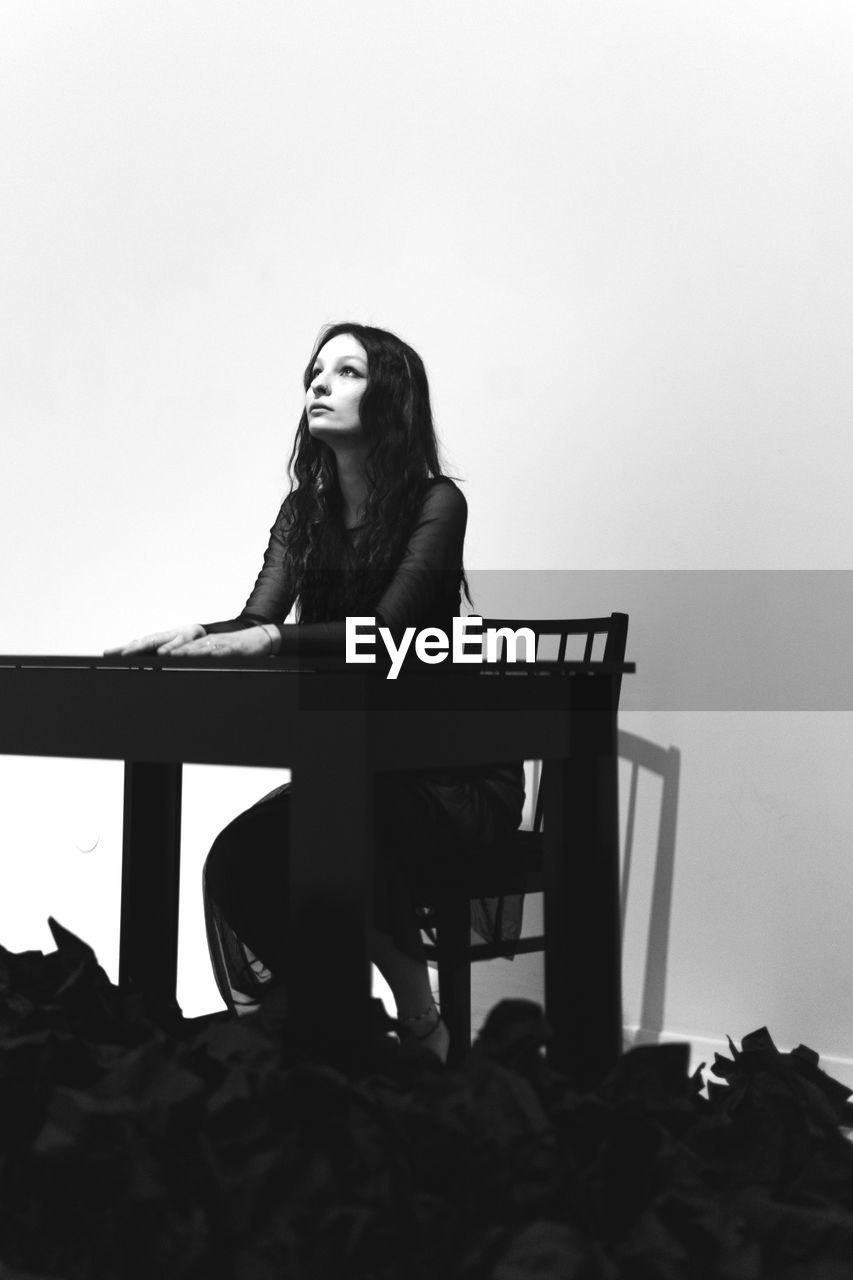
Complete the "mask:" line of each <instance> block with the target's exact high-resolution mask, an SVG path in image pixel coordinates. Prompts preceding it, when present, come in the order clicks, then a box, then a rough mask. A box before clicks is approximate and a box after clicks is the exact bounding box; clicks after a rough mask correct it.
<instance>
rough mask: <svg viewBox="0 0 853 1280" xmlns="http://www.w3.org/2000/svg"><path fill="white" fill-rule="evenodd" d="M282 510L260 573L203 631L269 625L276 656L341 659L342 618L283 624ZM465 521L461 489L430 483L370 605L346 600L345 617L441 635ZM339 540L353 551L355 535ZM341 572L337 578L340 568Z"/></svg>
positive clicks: (454, 593) (454, 590)
mask: <svg viewBox="0 0 853 1280" xmlns="http://www.w3.org/2000/svg"><path fill="white" fill-rule="evenodd" d="M287 512H288V499H285V501H284V503H283V504H282V507H281V510H280V511H279V514H278V517H277V519H276V521H275V523H274V525H273V527H272V528H271V529H270V537H269V542H268V544H267V549H266V552H265V553H264V562H263V565H262V566H261V570H260V573H259V574H258V576H257V579H256V581H255V585H254V587H253V589H252V593H251V595H250V596H249V598H248V600H247V601H246V603H245V605H244V606H243V609H242V610H241V612H240V613H239V614H238V615H237V617H235V618H229V619H227V620H226V621H220V622H206V623H205V624H204V628H205V630H206V631H208V632H212V633H221V632H227V631H238V630H241V629H245V628H246V627H254V626H258V625H259V624H260V623H275V624H276V625H277V626H278V629H279V632H280V634H281V652H282V653H283V654H297V653H298V654H300V655H304V654H308V655H310V654H318V655H319V654H323V655H325V654H340V655H343V652H344V638H345V626H346V620H345V618H330V619H328V620H326V621H323V622H309V623H294V624H291V625H287V626H285V625H284V621H285V618H287V616H288V614H289V613H290V611H291V609H292V608H293V606H294V604H295V603H296V602H295V599H294V597H293V594H292V592H291V590H290V588H289V574H288V566H287V555H288V552H287V537H286V528H287ZM467 521H468V504H467V503H466V501H465V497H464V495H463V493H462V491H461V490H460V489H459V488H458V487H457V486H456V485H455V484H454V483H453V481H452V480H447V479H441V480H435V481H433V482H432V483H431V484H430V486H429V488H428V490H427V492H426V495H425V497H424V501H423V504H422V506H421V511H420V515H419V516H418V519H417V521H416V523H415V526H414V528H413V529H412V532H411V534H410V535H409V539H408V542H407V544H406V548H405V551H404V552H403V555H402V558H401V559H400V562H399V564H398V565H397V566H396V568H395V569H394V571H393V574H392V576H391V578H390V580H389V582H388V585H387V587H386V589H385V591H384V592H383V594H382V595H381V597H380V599H379V601H378V603H374V602H361V603H360V602H359V601H357V600H353V601H352V608H351V609H350V611H349V612H350V613H351V614H353V615H355V614H356V613H357V612H358V613H363V612H364V611H365V610H366V609H368V608H370V614H371V615H373V616H375V617H376V619H377V625H378V626H385V627H388V628H389V630H390V631H391V632H392V633H393V634H394V635H395V636H398V635H399V634H401V633H402V632H403V631H404V630H405V629H406V627H417V628H422V627H441V629H442V630H443V631H448V632H449V630H450V626H451V620H452V619H453V617H454V616H456V615H458V613H459V607H460V603H461V595H460V586H461V582H462V547H463V543H464V540H465V526H466V524H467ZM347 536H348V538H349V540H350V545H351V546H352V547H353V548H354V547H355V545H356V544H357V540H358V536H359V530H358V529H353V530H349V531H347ZM344 545H346V543H345V544H344ZM341 568H342V572H343V573H344V574H345V573H346V571H347V565H342V566H341ZM371 605H372V607H371Z"/></svg>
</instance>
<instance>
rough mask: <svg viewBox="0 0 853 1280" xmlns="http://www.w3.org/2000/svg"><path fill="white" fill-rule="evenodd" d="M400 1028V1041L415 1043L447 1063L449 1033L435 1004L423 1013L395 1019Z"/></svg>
mask: <svg viewBox="0 0 853 1280" xmlns="http://www.w3.org/2000/svg"><path fill="white" fill-rule="evenodd" d="M397 1022H398V1024H399V1027H400V1039H401V1040H404V1041H405V1040H409V1041H415V1042H416V1043H417V1044H419V1045H421V1047H422V1048H424V1049H428V1050H429V1052H430V1053H434V1054H435V1056H436V1057H437V1058H438V1060H439V1061H440V1062H446V1061H447V1054H448V1051H449V1049H450V1032H449V1031H448V1030H447V1027H446V1026H445V1025H444V1023H443V1022H442V1020H441V1014H440V1013H439V1011H438V1006H437V1005H436V1004H431V1005H430V1006H429V1008H428V1009H425V1010H424V1012H423V1013H416V1014H412V1015H411V1016H409V1017H406V1018H400V1017H398V1018H397Z"/></svg>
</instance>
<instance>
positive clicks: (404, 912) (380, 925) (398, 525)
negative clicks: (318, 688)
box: [120, 324, 524, 1059]
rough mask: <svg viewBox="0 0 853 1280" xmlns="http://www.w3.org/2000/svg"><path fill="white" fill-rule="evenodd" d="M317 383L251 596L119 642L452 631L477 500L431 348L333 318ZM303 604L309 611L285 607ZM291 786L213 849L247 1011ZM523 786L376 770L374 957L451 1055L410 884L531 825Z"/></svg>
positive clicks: (166, 648)
mask: <svg viewBox="0 0 853 1280" xmlns="http://www.w3.org/2000/svg"><path fill="white" fill-rule="evenodd" d="M304 381H305V408H304V410H303V413H302V416H301V418H300V422H299V427H298V430H297V433H296V441H295V443H294V447H293V453H292V455H291V474H292V478H293V486H292V489H291V492H290V494H289V495H288V497H287V498H286V499H285V501H284V503H283V505H282V507H281V510H280V511H279V514H278V517H277V519H276V521H275V523H274V525H273V527H272V529H271V531H270V540H269V544H268V546H267V550H266V554H265V556H264V562H263V566H262V568H261V571H260V573H259V575H258V578H257V581H256V583H255V586H254V589H253V591H252V593H251V595H250V596H249V599H248V600H247V602H246V605H245V607H244V608H243V610H242V612H241V613H240V614H239V615H238V616H237V617H236V618H231V619H229V620H227V621H222V622H213V623H204V624H202V623H191V624H189V625H188V626H183V627H177V628H174V629H172V630H170V631H161V632H158V633H156V634H153V635H149V636H144V637H142V638H141V639H139V640H135V641H132V642H131V643H130V644H128V645H125V646H124V647H123V648H122V649H121V650H120V652H122V653H134V652H143V651H149V652H150V651H152V650H154V651H156V652H157V653H161V654H187V655H192V654H210V653H214V654H219V655H246V656H251V655H259V656H260V655H263V654H269V653H277V654H295V653H299V654H311V653H313V654H317V653H332V654H333V653H340V654H341V655H343V652H344V636H345V619H346V618H347V617H348V616H373V617H375V618H376V621H377V625H378V626H386V627H388V628H389V629H390V630H391V632H392V633H393V634H394V635H395V636H397V635H399V634H400V633H402V631H403V630H404V629H405V628H406V627H411V626H413V627H415V628H417V629H421V628H423V627H427V626H434V627H440V628H441V629H442V630H444V631H445V632H447V633H448V634H449V633H450V631H451V626H452V618H453V617H454V616H455V615H458V613H459V608H460V604H461V591H462V588H463V586H465V587H466V590H467V584H466V583H465V575H464V570H463V563H462V545H463V540H464V537H465V524H466V520H467V506H466V503H465V499H464V497H463V495H462V493H461V492H460V490H459V489H458V488H457V487H456V485H455V484H454V483H453V481H452V480H450V479H448V478H447V477H446V476H443V475H442V472H441V466H440V463H439V457H438V447H437V441H436V436H435V429H434V427H433V421H432V411H431V408H430V398H429V386H428V383H427V377H426V372H425V370H424V366H423V362H422V361H421V359H420V357H419V356H418V355H417V353H416V352H415V351H414V350H413V349H412V348H411V347H410V346H408V345H407V344H406V343H405V342H402V341H401V340H400V339H399V338H397V337H395V336H394V335H393V334H391V333H388V332H386V331H385V330H383V329H376V328H371V327H367V326H364V325H358V324H337V325H333V326H331V327H330V328H328V329H326V330H325V331H324V332H323V333H322V335H321V337H320V339H319V340H318V342H317V345H316V347H315V350H314V353H313V355H312V357H311V361H310V363H309V364H308V367H307V369H306V371H305V380H304ZM294 605H295V606H296V616H297V621H296V622H295V623H288V622H286V619H287V617H288V615H289V614H290V612H291V609H292V607H293V606H294ZM289 801H290V785H289V784H287V785H285V786H283V787H278V788H277V789H276V790H275V791H273V792H272V793H271V794H270V795H268V796H265V797H264V798H263V799H262V800H260V801H259V802H258V803H257V804H256V805H254V806H253V807H252V808H251V809H249V810H247V811H246V812H245V813H243V814H241V815H240V816H239V817H238V818H236V819H235V820H234V821H233V822H232V823H231V824H230V825H229V826H228V827H226V828H225V830H224V831H223V832H221V833H220V835H219V836H218V837H217V839H216V841H215V842H214V844H213V847H212V849H211V851H210V854H209V855H208V858H207V862H206V864H205V872H204V896H205V916H206V921H207V930H208V942H209V945H210V952H211V958H212V961H213V967H214V972H215V974H216V979H217V983H218V985H219V989H220V991H221V993H222V996H223V999H224V1000H225V1002H226V1004H227V1005H228V1006H229V1008H231V1009H232V1010H234V1011H236V1012H238V1013H240V1012H251V1011H253V1010H255V1009H257V1007H258V1004H259V1001H260V1000H261V999H262V997H263V996H264V995H265V994H266V993H267V992H269V991H270V989H271V988H274V987H275V986H276V985H278V984H279V983H280V981H281V972H282V966H283V953H284V937H283V929H284V908H283V904H284V903H285V902H286V898H285V894H286V880H287V876H286V850H285V851H283V847H282V846H283V840H284V838H285V836H286V832H287V831H288V806H289ZM523 801H524V785H523V774H522V768H521V766H520V765H515V764H507V765H494V766H490V767H488V768H482V769H457V770H453V771H443V772H440V771H430V772H421V773H417V774H401V775H387V776H386V777H383V778H382V779H381V780H380V785H379V787H378V794H377V813H376V818H377V823H376V826H377V848H376V871H375V880H376V893H375V904H374V919H375V928H374V933H373V936H372V940H371V941H372V956H373V960H374V962H375V963H376V965H377V967H378V968H379V970H380V972H381V973H382V974H383V975H384V977H385V979H386V981H387V982H388V984H389V986H390V987H391V990H392V992H393V994H394V998H395V1000H396V1003H397V1014H398V1019H399V1022H400V1027H401V1033H402V1034H404V1035H410V1036H413V1037H416V1038H417V1039H419V1040H420V1041H422V1043H423V1044H424V1045H425V1046H426V1047H427V1048H429V1049H431V1050H432V1051H433V1052H434V1053H436V1054H437V1055H438V1056H439V1057H440V1058H442V1059H444V1058H446V1055H447V1049H448V1036H447V1031H446V1028H445V1026H444V1024H443V1022H442V1021H441V1019H440V1016H439V1012H438V1010H437V1008H436V1006H435V1004H434V1002H433V998H432V992H431V988H430V982H429V973H428V969H427V965H426V961H425V959H424V954H423V947H422V943H421V937H420V930H419V928H418V925H417V920H416V915H415V905H416V903H415V889H414V886H415V884H420V883H423V881H424V879H427V880H428V879H429V878H430V876H440V875H441V869H442V867H447V866H448V865H449V864H450V863H452V861H453V859H454V858H458V857H461V856H466V855H467V856H470V855H471V854H472V853H473V854H475V855H480V854H482V855H485V856H487V855H488V852H489V850H490V849H492V848H494V847H496V846H497V845H498V844H499V843H500V842H501V841H502V840H503V839H504V838H506V836H508V835H509V833H511V832H512V831H513V830H515V828H516V827H517V826H518V824H519V822H520V820H521V809H522V805H523Z"/></svg>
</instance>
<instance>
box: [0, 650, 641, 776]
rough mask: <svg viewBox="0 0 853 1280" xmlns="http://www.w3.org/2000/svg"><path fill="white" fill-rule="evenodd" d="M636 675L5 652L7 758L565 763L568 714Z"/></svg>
mask: <svg viewBox="0 0 853 1280" xmlns="http://www.w3.org/2000/svg"><path fill="white" fill-rule="evenodd" d="M633 669H634V668H633V664H631V663H624V664H621V665H617V664H613V663H586V664H584V663H537V664H535V665H533V664H531V665H528V664H518V665H516V666H515V667H511V668H509V669H507V671H506V672H504V673H498V672H496V671H494V670H487V669H485V668H484V667H483V666H482V665H481V664H476V665H471V666H468V665H467V664H466V666H464V667H461V668H460V667H458V666H457V667H454V666H451V665H450V664H441V665H440V666H439V665H437V666H435V667H433V668H431V669H430V670H418V671H404V672H403V673H401V675H400V676H399V677H398V678H397V679H396V680H386V679H384V678H383V677H382V675H381V674H380V673H379V671H378V669H377V668H375V667H372V666H371V667H365V666H359V667H352V666H349V667H348V666H346V665H345V664H343V663H342V662H341V661H340V660H339V659H338V660H321V661H318V660H316V659H313V660H312V661H311V665H310V667H309V666H308V664H307V663H303V664H301V665H300V666H298V667H297V666H296V665H295V664H294V662H293V661H292V659H271V658H264V659H257V660H254V661H247V660H245V659H222V658H205V659H198V658H176V657H171V658H166V657H159V656H157V655H152V654H144V655H134V656H132V657H119V656H110V657H102V656H97V657H96V656H91V657H87V656H80V655H74V656H61V655H47V656H45V655H0V753H6V754H13V755H44V756H47V755H49V756H75V757H89V758H98V759H143V760H152V761H156V760H180V761H184V762H186V763H199V764H216V763H218V764H229V763H230V764H243V765H257V766H293V765H295V764H296V763H297V762H298V761H302V762H311V761H312V760H316V759H319V758H320V757H322V756H323V755H326V756H328V755H330V754H336V755H337V754H342V753H344V752H347V751H349V752H352V751H356V750H357V751H360V752H364V753H366V754H367V756H368V757H369V759H370V761H371V763H372V765H373V767H375V768H381V769H395V768H418V767H427V766H428V765H429V764H430V763H431V764H432V765H433V766H434V765H435V764H436V762H437V761H438V760H440V761H441V764H442V765H443V766H446V767H449V766H459V765H465V764H476V763H484V762H486V761H487V760H492V761H494V760H507V759H522V758H531V757H538V758H543V756H544V755H545V754H546V753H547V754H553V755H556V756H563V755H565V754H567V753H568V751H569V750H570V743H569V738H570V736H571V735H570V733H569V730H568V729H567V723H568V722H567V712H569V711H572V710H574V711H575V712H577V711H578V710H581V709H585V710H591V711H594V710H596V708H598V707H600V706H601V705H602V698H604V699H605V700H606V699H607V698H608V688H609V687H611V684H612V681H613V680H614V679H615V678H616V677H617V676H620V675H622V674H624V673H627V672H630V671H633ZM596 676H597V677H599V680H598V681H596V680H595V679H594V677H596ZM519 677H520V678H519ZM577 677H582V678H577ZM485 748H487V755H486V756H485V757H484V749H485Z"/></svg>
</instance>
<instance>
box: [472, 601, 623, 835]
mask: <svg viewBox="0 0 853 1280" xmlns="http://www.w3.org/2000/svg"><path fill="white" fill-rule="evenodd" d="M522 627H526V628H528V629H529V630H530V631H531V632H532V633H533V636H534V639H535V643H536V659H537V661H539V662H546V661H547V662H584V663H590V662H615V663H621V662H624V661H625V647H626V645H627V643H628V615H627V613H611V614H609V615H608V616H606V617H603V618H484V619H483V629H484V630H485V629H486V628H495V629H496V630H498V631H499V632H500V631H501V630H507V631H513V632H516V631H518V630H519V629H520V628H522ZM575 636H577V637H580V638H581V640H582V643H583V650H582V652H581V653H577V652H574V651H572V650H570V647H569V640H570V637H575ZM599 636H603V637H604V642H603V645H602V646H596V638H597V637H599ZM547 641H556V645H555V646H552V645H546V643H545V642H547ZM497 646H498V647H497V656H496V660H495V664H494V665H495V666H496V667H497V668H498V670H504V669H505V668H506V667H507V666H508V665H509V645H508V643H507V637H506V636H505V635H500V634H499V635H498V639H497ZM552 647H555V648H556V653H552V652H550V649H551V648H552ZM599 648H600V652H599V651H598V649H599ZM546 649H547V650H548V651H547V652H546ZM620 688H621V680H619V681H617V683H616V697H617V703H618V698H619V692H620ZM542 811H543V810H542V776H541V773H540V778H539V786H538V788H537V792H536V801H535V806H534V818H533V830H534V831H540V830H541V828H542Z"/></svg>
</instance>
